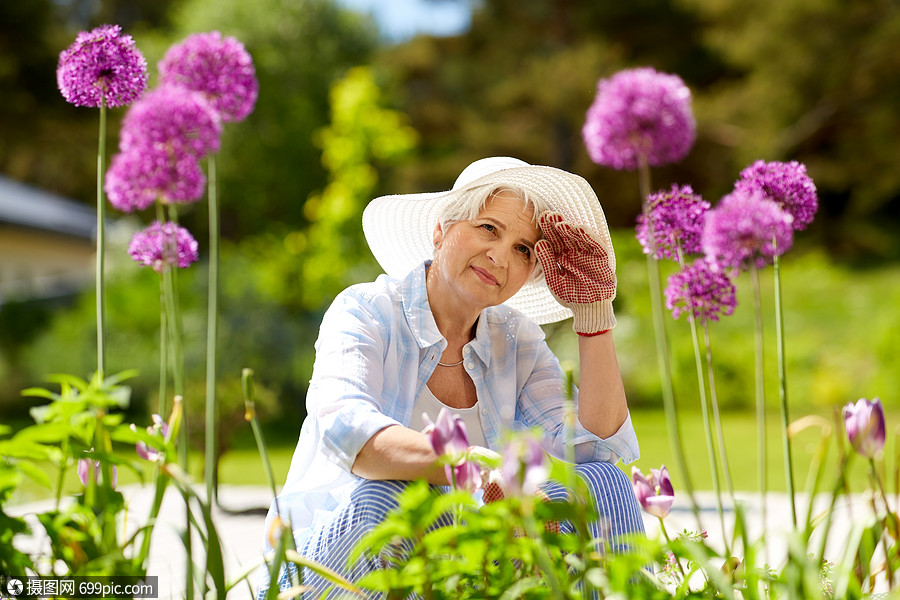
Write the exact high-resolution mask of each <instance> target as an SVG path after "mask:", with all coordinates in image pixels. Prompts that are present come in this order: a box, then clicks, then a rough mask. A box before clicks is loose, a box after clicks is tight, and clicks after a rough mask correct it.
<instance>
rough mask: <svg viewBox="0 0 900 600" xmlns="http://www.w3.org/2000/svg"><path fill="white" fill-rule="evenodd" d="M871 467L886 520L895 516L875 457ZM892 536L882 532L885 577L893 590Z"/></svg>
mask: <svg viewBox="0 0 900 600" xmlns="http://www.w3.org/2000/svg"><path fill="white" fill-rule="evenodd" d="M869 468H870V469H871V470H872V478H873V479H875V485H876V487H877V488H878V492H879V493H880V494H881V501H882V502H883V503H884V511H885V520H886V519H891V518H892V517H893V513H892V512H891V505H890V504H888V499H887V491H886V490H885V487H884V483H883V482H882V480H881V476H880V475H879V474H878V467H877V466H876V464H875V459H874V458H871V457H870V458H869ZM872 508H873V509H874V508H875V498H874V497H873V498H872ZM875 515H876V516H877V515H878V511H877V509H876V510H875ZM889 538H890V536H889V535H888V534H887V533H886V532H885V531H882V533H881V541H882V544H884V556H885V563H886V564H887V570H886V571H885V577H886V579H887V584H888V590H893V588H894V581H893V574H894V559H893V557H892V552H891V549H890V541H889Z"/></svg>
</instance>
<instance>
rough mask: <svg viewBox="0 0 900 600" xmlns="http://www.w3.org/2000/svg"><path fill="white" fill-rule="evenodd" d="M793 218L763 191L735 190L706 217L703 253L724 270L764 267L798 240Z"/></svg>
mask: <svg viewBox="0 0 900 600" xmlns="http://www.w3.org/2000/svg"><path fill="white" fill-rule="evenodd" d="M792 221H793V218H792V217H791V215H790V214H788V213H787V212H785V211H783V210H781V208H780V207H779V206H778V204H777V203H775V202H773V201H772V200H769V199H768V198H766V197H765V196H764V195H763V194H762V192H746V191H739V190H735V191H733V192H732V193H730V194H728V195H727V196H725V197H724V198H722V200H721V201H720V202H719V204H718V206H716V207H715V208H714V209H712V210H711V211H709V212H708V213H707V215H706V223H705V224H704V228H703V251H704V252H705V253H706V256H707V258H709V259H710V260H714V261H715V262H717V263H718V264H719V265H720V266H721V267H724V268H734V269H741V270H744V269H748V268H750V265H751V263H753V264H755V265H756V266H757V267H763V266H765V265H766V264H768V263H771V262H772V259H773V258H774V256H775V255H776V254H778V255H781V254H784V253H785V252H786V251H787V250H788V249H789V248H790V247H791V244H792V243H793V241H794V228H793V226H792V224H791V222H792Z"/></svg>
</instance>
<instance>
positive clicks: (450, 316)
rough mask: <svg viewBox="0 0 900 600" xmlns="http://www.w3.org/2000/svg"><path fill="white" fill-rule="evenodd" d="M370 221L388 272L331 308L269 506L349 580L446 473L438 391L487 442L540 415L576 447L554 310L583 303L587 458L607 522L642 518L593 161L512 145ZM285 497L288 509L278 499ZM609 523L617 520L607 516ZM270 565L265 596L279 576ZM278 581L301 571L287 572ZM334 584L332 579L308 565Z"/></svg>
mask: <svg viewBox="0 0 900 600" xmlns="http://www.w3.org/2000/svg"><path fill="white" fill-rule="evenodd" d="M363 230H364V232H365V235H366V240H367V241H368V243H369V247H370V248H371V250H372V253H373V254H374V255H375V258H376V259H377V260H378V261H379V263H380V264H381V266H382V267H383V268H384V270H385V272H386V273H387V275H382V276H380V277H378V279H377V280H376V281H374V282H372V283H366V284H359V285H354V286H352V287H350V288H348V289H347V290H345V291H343V292H342V293H341V294H339V295H338V297H337V298H336V299H335V300H334V302H333V304H332V305H331V307H330V308H329V309H328V311H327V312H326V313H325V316H324V318H323V321H322V325H321V329H320V333H319V338H318V341H317V342H316V360H315V365H314V369H313V376H312V380H311V382H310V387H309V392H308V395H307V415H308V416H307V418H306V420H305V421H304V423H303V427H302V429H301V432H300V439H299V442H298V444H297V449H296V452H295V454H294V457H293V460H292V463H291V467H290V471H289V473H288V476H287V482H286V484H285V486H284V488H283V490H282V491H281V493H280V494H279V497H278V499H277V501H276V503H273V508H272V509H270V511H269V517H268V519H267V529H268V526H270V524H271V522H272V520H273V518H274V516H275V514H276V511H278V510H280V517H281V519H282V520H289V522H290V524H291V526H292V528H293V531H294V537H295V540H296V543H297V548H298V550H299V551H300V553H301V554H302V555H305V556H306V557H307V558H309V559H311V560H314V561H317V562H318V563H320V564H323V565H325V566H328V567H330V568H332V569H334V570H336V571H337V572H339V573H342V574H344V575H345V576H347V577H348V578H350V579H351V580H354V581H355V580H357V579H359V577H361V576H362V575H363V574H365V573H366V572H368V571H370V570H372V569H377V568H379V566H380V564H379V560H378V558H377V557H374V558H370V559H368V560H360V561H358V562H357V563H355V564H354V565H353V566H351V567H349V571H348V567H347V565H346V562H347V556H348V553H349V552H350V550H351V549H352V548H353V546H354V545H355V544H356V542H357V541H358V540H359V539H360V538H361V537H362V536H363V535H364V534H365V533H366V532H368V531H369V530H371V528H372V527H373V526H374V525H376V524H377V523H379V522H380V521H381V520H382V519H383V518H384V515H385V514H386V513H387V511H389V510H390V509H391V508H393V507H395V506H396V495H397V494H398V493H399V492H400V491H402V489H403V488H404V487H405V485H406V483H405V482H408V481H411V480H414V479H417V478H425V479H427V480H428V481H429V482H431V483H433V484H437V485H447V479H446V475H445V472H444V469H443V467H441V466H440V465H438V464H437V462H436V459H437V457H436V455H435V453H434V451H433V450H432V447H431V444H430V442H429V440H428V438H427V437H426V435H425V434H423V433H422V431H421V430H422V428H423V426H424V424H425V421H424V419H423V416H422V415H423V413H426V414H428V415H429V416H430V418H431V419H432V420H433V419H434V418H435V417H436V416H437V413H438V411H439V410H440V409H441V408H446V409H447V410H449V411H450V412H452V413H453V414H456V415H457V416H459V417H460V418H462V419H463V420H464V421H465V423H466V426H467V431H468V435H469V441H470V443H472V444H473V445H479V446H485V447H488V448H491V449H494V450H497V449H499V446H500V445H501V443H502V441H503V438H504V434H505V433H507V432H510V431H514V430H522V429H532V428H535V427H537V428H539V429H540V430H541V431H542V432H543V434H544V440H543V445H544V447H545V449H546V450H547V451H548V452H549V453H551V454H552V455H554V456H556V457H558V458H564V457H565V456H566V448H565V443H566V437H565V436H564V426H563V412H564V403H563V400H564V394H563V383H562V377H563V375H562V371H561V369H560V366H559V361H558V360H557V359H556V357H555V356H554V355H553V354H552V352H551V351H550V349H549V348H548V346H547V344H546V342H545V341H544V335H543V332H542V330H541V328H540V327H539V325H540V324H544V323H551V322H554V321H560V320H562V319H565V318H569V317H574V322H573V328H574V330H575V331H576V332H577V333H578V349H579V360H580V366H581V368H580V372H581V381H580V392H578V393H577V416H578V423H577V424H576V430H575V432H574V436H573V437H571V439H570V443H571V444H573V445H574V456H575V460H576V463H577V466H576V472H577V473H578V474H579V475H580V476H581V477H582V478H583V479H584V480H585V481H586V482H587V484H588V486H589V487H590V489H591V490H592V492H593V493H594V496H595V498H596V499H597V501H598V504H599V506H598V509H599V511H600V514H601V515H602V518H603V520H604V527H603V528H600V527H599V526H598V528H597V531H596V532H595V533H596V534H597V535H601V534H603V535H606V536H617V535H622V534H625V533H632V532H636V531H642V530H643V524H642V520H641V516H640V510H639V507H638V505H637V502H636V500H635V498H634V495H633V493H632V491H631V485H630V482H629V480H628V478H627V477H626V476H625V475H624V474H623V473H622V472H621V471H620V470H619V469H618V468H617V467H616V466H615V463H616V462H617V461H618V460H619V459H622V460H624V461H625V462H626V463H627V462H631V461H633V460H635V459H637V457H638V445H637V439H636V436H635V433H634V429H633V428H632V425H631V420H630V417H629V413H628V406H627V403H626V399H625V392H624V388H623V385H622V378H621V375H620V372H619V367H618V363H617V360H616V353H615V347H614V345H613V336H612V334H611V333H610V330H611V329H612V328H613V327H614V326H615V324H616V320H615V316H614V314H613V308H612V300H613V298H614V297H615V292H616V278H615V255H614V253H613V248H612V243H611V241H610V238H609V231H608V229H607V226H606V219H605V217H604V215H603V211H602V209H601V207H600V204H599V201H598V200H597V197H596V195H595V194H594V192H593V190H592V189H591V187H590V185H589V184H588V183H587V182H586V181H585V180H584V179H582V178H581V177H578V176H577V175H573V174H571V173H568V172H566V171H562V170H559V169H555V168H552V167H545V166H534V165H529V164H528V163H525V162H523V161H520V160H518V159H514V158H508V157H493V158H486V159H482V160H479V161H476V162H474V163H472V164H471V165H469V166H468V167H467V168H466V169H465V170H464V171H463V172H462V173H461V174H460V176H459V177H458V179H457V180H456V183H455V184H454V186H453V188H452V189H451V190H450V191H447V192H438V193H425V194H409V195H393V196H384V197H381V198H377V199H375V200H374V201H372V202H371V203H370V204H369V206H368V207H367V208H366V210H365V213H364V214H363ZM276 507H277V508H276ZM601 529H602V531H601ZM269 583H270V582H269V579H268V575H267V574H263V575H262V577H261V580H260V582H259V586H260V595H262V593H263V591H264V590H265V589H266V588H267V587H268V586H269ZM278 583H279V586H280V587H285V586H287V585H289V576H288V573H287V572H286V571H283V572H282V574H281V577H280V581H279V582H278ZM304 584H306V585H310V586H313V587H314V588H316V589H317V590H318V591H319V592H321V591H322V590H325V589H327V588H328V584H327V582H325V581H323V580H321V579H320V578H318V577H317V576H315V575H314V574H312V573H306V576H305V577H304Z"/></svg>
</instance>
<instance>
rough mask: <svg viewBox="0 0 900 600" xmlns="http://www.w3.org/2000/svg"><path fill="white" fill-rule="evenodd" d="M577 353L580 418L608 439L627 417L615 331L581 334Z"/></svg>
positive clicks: (584, 423) (594, 432) (626, 404)
mask: <svg viewBox="0 0 900 600" xmlns="http://www.w3.org/2000/svg"><path fill="white" fill-rule="evenodd" d="M578 355H579V359H580V362H581V369H580V371H581V381H580V384H579V386H578V390H579V392H578V420H579V421H581V424H582V425H584V428H585V429H587V430H588V431H590V432H591V433H593V434H594V435H596V436H599V437H601V438H608V437H609V436H611V435H613V434H614V433H616V431H618V430H619V427H621V426H622V423H624V422H625V418H626V417H627V416H628V403H627V401H626V399H625V386H624V385H623V384H622V374H621V372H620V371H619V362H618V360H617V359H616V348H615V345H614V344H613V336H612V332H611V331H609V332H607V333H604V334H601V335H595V336H590V337H586V336H578Z"/></svg>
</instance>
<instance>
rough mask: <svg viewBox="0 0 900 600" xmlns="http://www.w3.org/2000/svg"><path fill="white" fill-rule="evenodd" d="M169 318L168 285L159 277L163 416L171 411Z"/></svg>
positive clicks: (160, 395) (161, 408)
mask: <svg viewBox="0 0 900 600" xmlns="http://www.w3.org/2000/svg"><path fill="white" fill-rule="evenodd" d="M167 327H168V320H167V319H166V286H165V283H164V282H163V278H162V277H160V278H159V407H158V410H157V414H158V415H159V416H161V417H163V416H165V415H167V414H168V413H169V411H168V410H167V408H166V395H167V393H168V392H167V391H166V388H167V383H168V382H167V380H168V363H169V353H168V345H169V340H168V337H167V335H166V329H167Z"/></svg>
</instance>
